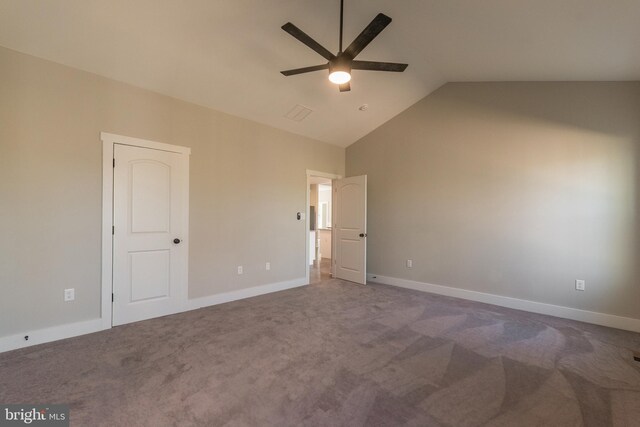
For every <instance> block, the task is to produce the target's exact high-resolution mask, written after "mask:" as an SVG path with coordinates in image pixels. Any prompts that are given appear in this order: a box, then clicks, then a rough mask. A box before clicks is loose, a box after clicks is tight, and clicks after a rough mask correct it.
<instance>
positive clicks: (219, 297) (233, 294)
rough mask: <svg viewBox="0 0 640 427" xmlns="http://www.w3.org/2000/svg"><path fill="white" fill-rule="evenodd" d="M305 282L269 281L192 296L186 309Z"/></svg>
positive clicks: (281, 289)
mask: <svg viewBox="0 0 640 427" xmlns="http://www.w3.org/2000/svg"><path fill="white" fill-rule="evenodd" d="M306 284H307V279H306V278H304V277H300V278H298V279H293V280H287V281H284V282H277V283H269V284H267V285H260V286H254V287H252V288H246V289H240V290H237V291H230V292H224V293H222V294H216V295H208V296H206V297H200V298H194V299H190V300H189V301H187V308H186V309H187V310H195V309H198V308H202V307H209V306H210V305H218V304H224V303H226V302H231V301H237V300H239V299H245V298H251V297H256V296H258V295H264V294H270V293H272V292H278V291H284V290H286V289H291V288H297V287H299V286H304V285H306Z"/></svg>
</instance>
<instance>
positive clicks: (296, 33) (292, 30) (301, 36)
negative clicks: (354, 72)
mask: <svg viewBox="0 0 640 427" xmlns="http://www.w3.org/2000/svg"><path fill="white" fill-rule="evenodd" d="M282 29H283V30H285V31H286V32H287V33H289V34H291V35H292V36H293V37H295V38H297V39H298V40H300V41H301V42H302V43H304V44H306V45H307V46H308V47H310V48H311V49H313V50H315V51H316V52H317V53H319V54H320V55H321V56H322V57H324V58H325V59H327V60H329V61H330V60H332V59H333V58H334V57H335V55H334V54H333V53H331V52H329V51H328V50H327V49H326V48H325V47H324V46H322V45H321V44H320V43H318V42H317V41H315V40H314V39H312V38H311V37H310V36H309V35H308V34H307V33H305V32H304V31H302V30H301V29H300V28H298V27H296V26H295V25H293V24H292V23H291V22H287V23H286V24H284V25H283V26H282Z"/></svg>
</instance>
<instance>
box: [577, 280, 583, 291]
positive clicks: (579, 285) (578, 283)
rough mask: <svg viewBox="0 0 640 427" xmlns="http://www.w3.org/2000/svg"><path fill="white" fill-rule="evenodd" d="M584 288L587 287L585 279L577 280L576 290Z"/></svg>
mask: <svg viewBox="0 0 640 427" xmlns="http://www.w3.org/2000/svg"><path fill="white" fill-rule="evenodd" d="M584 289H585V281H584V280H576V291H584Z"/></svg>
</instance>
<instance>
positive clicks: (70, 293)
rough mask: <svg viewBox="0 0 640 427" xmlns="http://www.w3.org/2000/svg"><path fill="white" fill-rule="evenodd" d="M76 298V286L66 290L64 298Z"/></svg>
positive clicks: (67, 299) (69, 299)
mask: <svg viewBox="0 0 640 427" xmlns="http://www.w3.org/2000/svg"><path fill="white" fill-rule="evenodd" d="M74 299H76V290H75V289H74V288H71V289H65V290H64V300H65V302H66V301H73V300H74Z"/></svg>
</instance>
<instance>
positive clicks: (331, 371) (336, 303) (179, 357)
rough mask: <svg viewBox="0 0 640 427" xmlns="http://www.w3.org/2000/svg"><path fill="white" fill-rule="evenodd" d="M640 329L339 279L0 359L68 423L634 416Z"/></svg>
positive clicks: (3, 389)
mask: <svg viewBox="0 0 640 427" xmlns="http://www.w3.org/2000/svg"><path fill="white" fill-rule="evenodd" d="M638 349H640V334H635V333H630V332H624V331H620V330H615V329H608V328H603V327H598V326H594V325H588V324H582V323H578V322H573V321H568V320H562V319H558V318H553V317H547V316H542V315H535V314H530V313H525V312H519V311H515V310H509V309H504V308H500V307H495V306H490V305H485V304H480V303H475V302H469V301H464V300H458V299H454V298H448V297H442V296H436V295H430V294H426V293H421V292H416V291H411V290H406V289H399V288H393V287H389V286H383V285H377V284H370V285H368V286H362V285H355V284H351V283H347V282H343V281H340V280H335V279H330V280H324V281H322V282H320V283H317V284H313V285H310V286H305V287H301V288H296V289H291V290H287V291H283V292H278V293H274V294H269V295H264V296H260V297H256V298H251V299H246V300H242V301H236V302H232V303H228V304H223V305H219V306H214V307H209V308H204V309H200V310H195V311H190V312H186V313H181V314H178V315H173V316H167V317H163V318H158V319H153V320H149V321H144V322H139V323H135V324H130V325H125V326H120V327H116V328H113V329H111V330H108V331H104V332H99V333H95V334H91V335H85V336H82V337H77V338H73V339H68V340H64V341H59V342H54V343H49V344H44V345H40V346H35V347H31V348H26V349H21V350H16V351H12V352H7V353H4V354H0V402H2V403H68V404H70V405H71V425H74V426H101V425H104V426H120V425H122V426H137V425H140V426H168V425H180V426H190V425H209V426H218V425H220V426H222V425H228V426H304V425H309V426H360V425H371V426H402V425H411V426H479V425H486V426H543V425H544V426H563V427H565V426H582V425H586V426H608V425H614V426H639V425H640V363H638V362H635V361H634V360H633V355H632V352H633V351H634V350H638Z"/></svg>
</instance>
